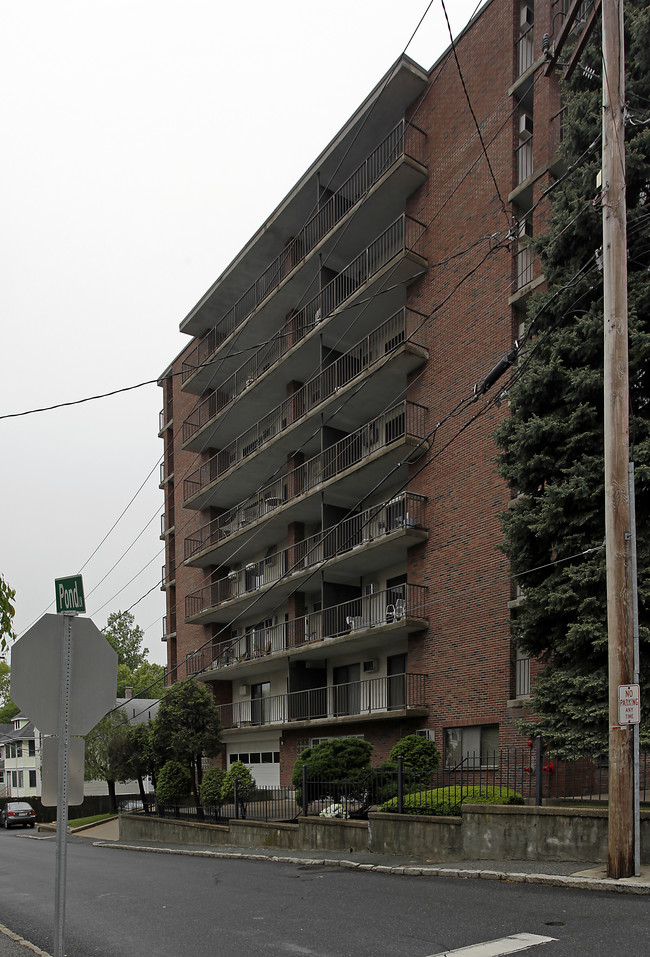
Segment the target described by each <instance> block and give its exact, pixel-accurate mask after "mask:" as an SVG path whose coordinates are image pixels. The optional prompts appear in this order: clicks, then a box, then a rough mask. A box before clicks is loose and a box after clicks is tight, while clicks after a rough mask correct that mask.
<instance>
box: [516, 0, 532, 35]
mask: <svg viewBox="0 0 650 957" xmlns="http://www.w3.org/2000/svg"><path fill="white" fill-rule="evenodd" d="M534 22H535V10H534V9H533V5H532V3H522V5H521V10H520V20H519V25H520V27H521V29H522V30H527V29H528V28H529V27H532V25H533V23H534Z"/></svg>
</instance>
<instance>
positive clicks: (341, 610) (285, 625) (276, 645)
mask: <svg viewBox="0 0 650 957" xmlns="http://www.w3.org/2000/svg"><path fill="white" fill-rule="evenodd" d="M428 591H429V590H428V588H427V587H426V585H415V584H412V583H410V582H405V583H404V584H401V585H397V586H395V587H394V588H390V589H384V590H383V591H379V592H374V593H373V594H372V595H363V596H362V597H361V598H353V599H352V600H351V601H345V602H342V603H341V604H340V605H330V607H329V608H324V609H322V610H321V611H315V612H311V613H310V614H308V615H302V616H301V617H300V618H292V619H291V620H290V621H283V622H281V623H280V624H277V625H269V626H266V627H264V628H258V627H254V628H251V629H250V630H249V631H247V632H246V633H245V634H243V635H237V636H236V637H234V638H228V639H226V640H225V641H220V642H218V643H215V644H213V645H211V646H210V647H208V648H203V649H201V650H200V651H196V652H193V653H192V654H190V655H188V656H187V658H186V659H185V668H186V673H187V675H188V676H189V675H197V674H201V673H202V672H204V671H215V670H218V669H222V668H229V667H230V666H231V665H234V664H237V663H240V662H244V661H250V660H253V659H256V658H262V657H264V656H266V655H276V654H280V653H282V652H285V651H288V650H290V649H297V648H301V647H304V646H306V645H310V644H313V643H314V642H320V641H327V640H328V639H332V638H340V637H341V636H343V635H360V634H363V633H364V632H366V631H367V630H368V629H370V628H383V627H386V626H389V625H393V624H394V623H396V622H399V621H424V622H427V621H428V612H427V596H428Z"/></svg>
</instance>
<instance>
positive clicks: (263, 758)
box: [229, 751, 280, 764]
mask: <svg viewBox="0 0 650 957" xmlns="http://www.w3.org/2000/svg"><path fill="white" fill-rule="evenodd" d="M229 760H230V763H231V764H234V763H235V761H241V763H242V764H279V763H280V752H279V751H239V752H237V753H235V754H233V753H231V754H230V756H229Z"/></svg>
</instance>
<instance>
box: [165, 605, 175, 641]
mask: <svg viewBox="0 0 650 957" xmlns="http://www.w3.org/2000/svg"><path fill="white" fill-rule="evenodd" d="M175 632H176V611H173V612H172V613H171V614H170V615H165V616H164V617H163V620H162V633H163V638H167V637H168V636H169V635H173V634H175Z"/></svg>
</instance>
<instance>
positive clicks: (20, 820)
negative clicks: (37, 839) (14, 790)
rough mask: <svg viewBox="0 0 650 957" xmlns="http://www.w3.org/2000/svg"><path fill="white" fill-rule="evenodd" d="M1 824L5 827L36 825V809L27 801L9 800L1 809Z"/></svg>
mask: <svg viewBox="0 0 650 957" xmlns="http://www.w3.org/2000/svg"><path fill="white" fill-rule="evenodd" d="M0 824H2V826H3V827H20V826H21V825H22V826H23V827H28V826H29V827H34V825H35V824H36V811H35V810H34V808H33V807H32V806H31V804H28V803H27V801H9V803H8V804H6V805H5V806H4V807H3V808H2V810H1V811H0Z"/></svg>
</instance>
